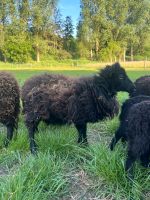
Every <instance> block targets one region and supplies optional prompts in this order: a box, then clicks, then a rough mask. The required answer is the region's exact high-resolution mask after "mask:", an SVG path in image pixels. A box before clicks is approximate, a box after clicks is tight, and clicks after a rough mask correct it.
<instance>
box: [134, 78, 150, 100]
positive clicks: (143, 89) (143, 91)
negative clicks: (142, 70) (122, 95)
mask: <svg viewBox="0 0 150 200" xmlns="http://www.w3.org/2000/svg"><path fill="white" fill-rule="evenodd" d="M134 84H135V87H136V91H134V92H133V93H131V94H130V96H131V97H134V96H138V95H147V96H150V76H142V77H140V78H138V79H137V80H136V81H135V82H134Z"/></svg>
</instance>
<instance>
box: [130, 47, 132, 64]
mask: <svg viewBox="0 0 150 200" xmlns="http://www.w3.org/2000/svg"><path fill="white" fill-rule="evenodd" d="M130 55H131V61H133V46H132V45H131V54H130Z"/></svg>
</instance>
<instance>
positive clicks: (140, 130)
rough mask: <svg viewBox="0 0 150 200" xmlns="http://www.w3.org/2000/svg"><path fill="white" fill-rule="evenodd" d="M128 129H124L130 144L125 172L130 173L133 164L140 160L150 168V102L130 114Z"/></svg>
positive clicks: (135, 107) (136, 107) (135, 108)
mask: <svg viewBox="0 0 150 200" xmlns="http://www.w3.org/2000/svg"><path fill="white" fill-rule="evenodd" d="M127 118H128V123H127V128H126V129H124V131H125V135H126V138H127V142H128V152H127V159H126V163H125V170H126V171H128V170H129V172H130V171H131V169H132V166H133V163H134V162H135V161H136V160H137V159H139V160H140V161H141V164H142V165H143V166H144V167H148V165H149V161H150V160H149V158H150V101H142V102H140V103H137V104H135V105H133V106H132V107H131V109H130V110H129V112H128V116H127Z"/></svg>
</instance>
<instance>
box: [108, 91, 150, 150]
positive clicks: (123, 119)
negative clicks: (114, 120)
mask: <svg viewBox="0 0 150 200" xmlns="http://www.w3.org/2000/svg"><path fill="white" fill-rule="evenodd" d="M142 101H150V96H144V95H140V96H136V97H133V98H130V99H127V100H126V101H125V102H124V103H123V105H122V107H121V113H120V116H119V121H120V126H119V128H118V129H117V131H116V133H115V136H114V137H113V139H112V141H111V143H110V149H111V150H113V149H114V147H115V145H116V143H117V142H118V141H119V140H120V139H122V140H126V135H125V133H126V132H125V129H126V128H127V123H128V112H129V110H130V109H131V107H132V106H133V105H135V104H137V103H140V102H142Z"/></svg>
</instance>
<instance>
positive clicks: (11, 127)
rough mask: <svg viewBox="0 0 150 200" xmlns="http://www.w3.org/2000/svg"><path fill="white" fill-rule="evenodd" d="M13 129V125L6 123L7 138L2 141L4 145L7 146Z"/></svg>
mask: <svg viewBox="0 0 150 200" xmlns="http://www.w3.org/2000/svg"><path fill="white" fill-rule="evenodd" d="M13 131H14V126H13V125H7V138H6V139H5V141H4V146H5V147H7V146H8V145H9V142H10V141H11V140H12V137H13Z"/></svg>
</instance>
